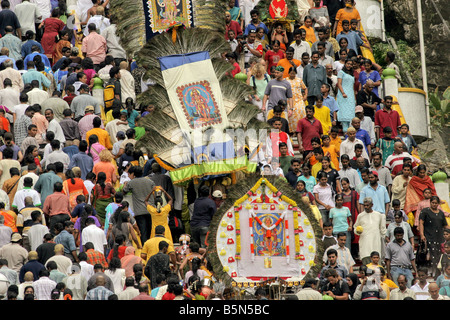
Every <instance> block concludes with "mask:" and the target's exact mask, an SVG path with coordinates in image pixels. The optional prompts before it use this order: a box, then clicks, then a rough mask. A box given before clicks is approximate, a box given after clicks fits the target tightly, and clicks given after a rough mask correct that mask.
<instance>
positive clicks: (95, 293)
mask: <svg viewBox="0 0 450 320" xmlns="http://www.w3.org/2000/svg"><path fill="white" fill-rule="evenodd" d="M113 294H114V292H112V291H111V290H108V289H106V288H105V287H103V286H100V287H96V288H94V289H91V290H89V291H88V293H87V295H86V300H108V298H109V296H111V295H113Z"/></svg>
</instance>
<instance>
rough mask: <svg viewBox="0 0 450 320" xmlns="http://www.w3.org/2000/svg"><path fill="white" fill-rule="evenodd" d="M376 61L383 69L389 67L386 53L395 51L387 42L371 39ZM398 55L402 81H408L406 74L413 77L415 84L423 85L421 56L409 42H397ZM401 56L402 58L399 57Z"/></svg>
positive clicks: (397, 62)
mask: <svg viewBox="0 0 450 320" xmlns="http://www.w3.org/2000/svg"><path fill="white" fill-rule="evenodd" d="M369 41H370V43H371V46H372V49H373V56H374V58H375V61H376V62H377V63H378V64H379V65H380V66H381V67H383V68H385V67H386V66H387V64H386V60H385V58H386V53H387V52H388V51H393V52H395V51H394V50H393V48H392V47H391V46H390V45H389V44H388V43H385V42H381V41H379V40H378V39H369ZM396 43H397V48H398V54H397V53H396V59H395V64H396V65H397V66H399V68H400V74H401V76H402V79H406V73H409V74H410V75H411V78H412V80H413V81H414V83H421V82H422V80H421V79H422V78H421V67H420V56H419V52H417V51H416V50H415V49H414V48H413V47H412V46H411V45H410V44H408V42H406V41H404V40H396ZM399 55H400V56H399Z"/></svg>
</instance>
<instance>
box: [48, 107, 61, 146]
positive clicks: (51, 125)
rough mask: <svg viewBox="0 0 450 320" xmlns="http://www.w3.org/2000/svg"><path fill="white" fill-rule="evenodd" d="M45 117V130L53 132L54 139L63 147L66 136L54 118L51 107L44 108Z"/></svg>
mask: <svg viewBox="0 0 450 320" xmlns="http://www.w3.org/2000/svg"><path fill="white" fill-rule="evenodd" d="M45 118H46V119H47V121H48V128H47V131H52V132H53V133H54V134H55V139H56V140H58V141H59V142H60V143H61V147H63V146H64V142H66V136H65V135H64V131H63V129H62V128H61V125H60V124H59V122H58V121H57V120H56V119H55V114H54V113H53V110H52V109H46V110H45Z"/></svg>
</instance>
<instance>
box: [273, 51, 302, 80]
mask: <svg viewBox="0 0 450 320" xmlns="http://www.w3.org/2000/svg"><path fill="white" fill-rule="evenodd" d="M294 53H295V49H294V48H293V47H288V48H287V49H286V58H284V59H281V60H280V61H279V62H278V64H277V66H282V67H283V68H284V71H283V78H287V77H289V69H290V68H291V67H294V68H295V70H297V67H298V66H300V65H301V63H302V62H301V61H300V60H297V59H294Z"/></svg>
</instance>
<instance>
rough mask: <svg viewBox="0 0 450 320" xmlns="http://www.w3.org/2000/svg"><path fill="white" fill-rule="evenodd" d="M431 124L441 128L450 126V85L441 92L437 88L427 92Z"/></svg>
mask: <svg viewBox="0 0 450 320" xmlns="http://www.w3.org/2000/svg"><path fill="white" fill-rule="evenodd" d="M428 100H429V103H430V120H431V125H433V126H435V127H436V129H438V130H442V128H444V127H450V87H447V89H446V90H445V91H444V92H443V93H442V94H441V93H440V92H439V88H436V89H435V90H434V91H431V92H429V93H428Z"/></svg>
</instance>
